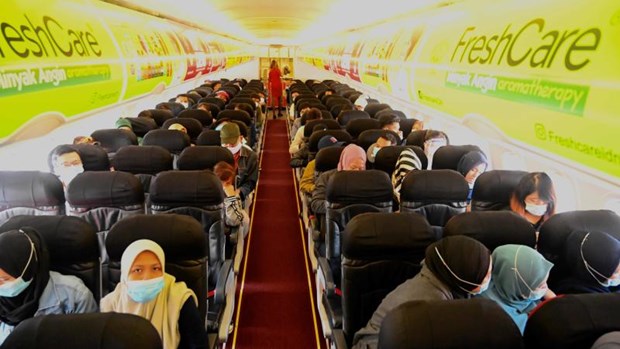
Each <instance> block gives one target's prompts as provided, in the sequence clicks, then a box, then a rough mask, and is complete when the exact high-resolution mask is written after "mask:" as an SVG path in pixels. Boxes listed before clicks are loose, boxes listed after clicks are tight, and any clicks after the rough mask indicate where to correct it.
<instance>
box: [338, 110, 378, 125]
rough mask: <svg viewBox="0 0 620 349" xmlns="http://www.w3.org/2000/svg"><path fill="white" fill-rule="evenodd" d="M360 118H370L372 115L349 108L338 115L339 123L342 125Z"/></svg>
mask: <svg viewBox="0 0 620 349" xmlns="http://www.w3.org/2000/svg"><path fill="white" fill-rule="evenodd" d="M359 119H370V115H369V114H368V113H367V112H365V111H362V110H347V111H343V112H342V113H340V115H338V119H337V120H338V123H339V124H340V125H342V126H346V125H347V124H348V123H349V121H352V120H359Z"/></svg>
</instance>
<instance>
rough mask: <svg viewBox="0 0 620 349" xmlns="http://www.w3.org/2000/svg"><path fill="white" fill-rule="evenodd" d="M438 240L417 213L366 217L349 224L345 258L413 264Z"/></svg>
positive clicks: (345, 240)
mask: <svg viewBox="0 0 620 349" xmlns="http://www.w3.org/2000/svg"><path fill="white" fill-rule="evenodd" d="M436 240H437V236H436V235H435V233H434V232H433V230H432V228H431V226H430V225H429V224H428V222H427V221H426V219H425V218H424V217H423V216H422V215H419V214H416V213H383V212H372V213H362V214H360V215H357V216H355V217H353V219H351V220H350V221H349V223H347V226H346V231H345V233H344V234H343V240H342V255H343V257H345V258H348V259H359V260H365V261H370V260H382V259H405V260H410V259H411V258H412V257H413V255H414V254H416V252H419V251H421V255H420V254H419V253H418V255H419V256H420V257H421V258H420V261H421V260H422V259H424V252H425V250H426V247H427V246H428V245H430V244H431V243H433V242H435V241H436Z"/></svg>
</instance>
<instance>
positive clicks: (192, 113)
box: [179, 109, 213, 127]
mask: <svg viewBox="0 0 620 349" xmlns="http://www.w3.org/2000/svg"><path fill="white" fill-rule="evenodd" d="M179 119H195V120H198V122H200V124H201V125H202V127H208V126H210V125H211V124H212V123H213V116H211V113H210V112H207V111H204V110H202V109H187V110H183V111H182V112H181V114H179Z"/></svg>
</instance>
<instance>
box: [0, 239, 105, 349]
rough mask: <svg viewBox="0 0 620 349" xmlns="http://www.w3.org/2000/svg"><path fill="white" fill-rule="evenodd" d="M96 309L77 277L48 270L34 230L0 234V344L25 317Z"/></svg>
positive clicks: (94, 310)
mask: <svg viewBox="0 0 620 349" xmlns="http://www.w3.org/2000/svg"><path fill="white" fill-rule="evenodd" d="M96 311H97V303H96V302H95V298H94V297H93V294H92V293H91V292H90V290H88V288H87V287H86V286H85V285H84V283H83V282H82V281H81V280H80V279H78V278H77V277H75V276H68V275H62V274H59V273H56V272H53V271H50V270H49V256H48V253H47V247H46V246H45V243H44V241H43V240H42V239H41V236H40V235H39V233H38V232H37V231H36V230H34V229H30V228H24V229H21V230H10V231H7V232H5V233H3V234H0V344H2V342H4V340H5V339H6V337H7V336H8V335H9V334H10V333H11V332H12V331H13V328H14V327H15V326H17V325H18V324H19V323H21V322H22V321H24V320H26V319H29V318H32V317H35V316H40V315H48V314H71V313H92V312H96Z"/></svg>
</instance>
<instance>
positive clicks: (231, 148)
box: [226, 142, 243, 155]
mask: <svg viewBox="0 0 620 349" xmlns="http://www.w3.org/2000/svg"><path fill="white" fill-rule="evenodd" d="M241 147H243V143H241V142H239V143H238V144H237V145H235V146H234V147H226V149H228V150H230V152H231V153H233V155H235V154H237V153H238V152H239V151H240V150H241Z"/></svg>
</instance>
